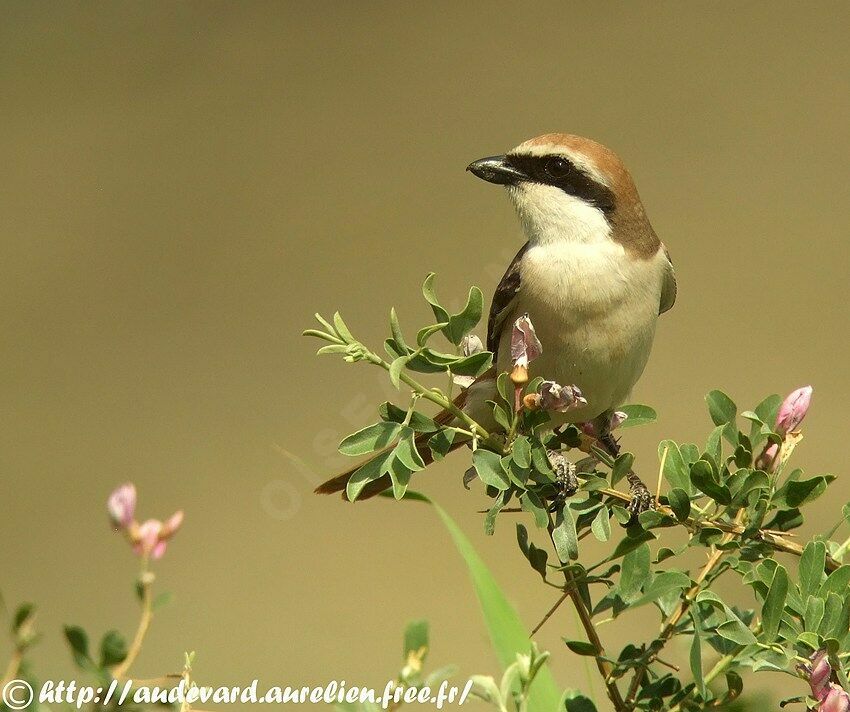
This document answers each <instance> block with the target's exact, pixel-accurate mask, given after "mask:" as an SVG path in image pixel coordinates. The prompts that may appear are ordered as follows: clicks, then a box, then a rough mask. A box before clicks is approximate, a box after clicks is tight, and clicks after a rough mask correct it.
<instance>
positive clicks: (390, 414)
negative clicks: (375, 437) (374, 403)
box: [378, 401, 440, 433]
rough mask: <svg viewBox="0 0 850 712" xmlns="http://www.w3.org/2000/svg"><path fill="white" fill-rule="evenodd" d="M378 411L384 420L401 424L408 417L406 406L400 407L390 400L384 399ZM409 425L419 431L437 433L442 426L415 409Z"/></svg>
mask: <svg viewBox="0 0 850 712" xmlns="http://www.w3.org/2000/svg"><path fill="white" fill-rule="evenodd" d="M378 413H379V414H380V416H381V419H382V420H388V421H391V422H393V423H398V424H399V425H401V424H403V423H404V420H405V418H406V417H407V411H406V410H405V409H404V408H399V407H398V406H397V405H394V404H393V403H390V402H389V401H384V402H383V403H381V405H380V406H378ZM408 425H409V426H410V427H411V428H413V429H414V430H415V431H416V432H417V433H435V432H437V431H438V430H439V429H440V426H439V425H437V424H436V423H435V422H434V421H433V420H431V418H429V417H428V416H427V415H425V414H424V413H420V412H419V411H417V410H414V411H413V412H412V413H411V414H410V422H409V423H408Z"/></svg>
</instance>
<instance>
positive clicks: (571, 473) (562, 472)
mask: <svg viewBox="0 0 850 712" xmlns="http://www.w3.org/2000/svg"><path fill="white" fill-rule="evenodd" d="M546 454H547V456H548V457H549V464H550V465H552V469H553V470H554V471H555V488H556V495H555V502H554V503H553V509H557V508H558V506H559V505H561V504H563V503H564V501H566V500H567V499H568V498H569V497H572V496H573V495H574V494H575V493H576V492H578V478H577V477H576V466H575V465H574V464H573V463H571V462H570V461H569V460H567V458H566V457H564V455H563V454H561V453H560V452H558V451H557V450H549V451H548V452H547V453H546Z"/></svg>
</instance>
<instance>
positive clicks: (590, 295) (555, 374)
mask: <svg viewBox="0 0 850 712" xmlns="http://www.w3.org/2000/svg"><path fill="white" fill-rule="evenodd" d="M530 252H531V251H530ZM561 254H563V253H561ZM591 254H592V255H594V256H593V257H591V258H585V257H584V254H583V253H579V254H572V255H570V256H569V257H568V258H567V259H568V260H569V266H568V268H567V269H565V268H564V267H566V265H565V266H561V265H558V264H557V262H558V261H559V259H558V258H560V257H561V255H559V256H558V258H553V256H552V255H551V254H546V253H545V252H544V251H542V250H541V251H540V254H533V253H532V254H530V255H529V256H530V259H529V260H527V262H526V264H527V267H526V269H527V270H529V271H530V272H532V274H524V275H523V292H522V294H521V299H519V300H518V301H517V310H516V312H515V316H519V315H521V314H522V313H523V312H527V313H528V315H529V317H530V318H531V321H532V323H533V324H534V327H535V330H536V332H537V336H538V338H539V339H540V343H541V344H542V346H543V352H542V354H541V355H540V356H539V357H538V358H537V359H536V360H534V361H533V362H532V363H531V364H530V367H529V373H530V375H531V377H536V376H541V377H543V378H545V379H547V380H552V381H556V382H558V383H560V384H561V385H577V386H578V387H579V388H580V389H581V391H582V394H583V395H584V397H585V399H586V400H587V405H586V406H584V407H582V408H578V409H575V410H571V411H569V412H568V413H565V414H554V417H553V419H554V420H556V421H558V422H583V421H587V420H590V419H592V418H594V417H596V416H597V415H599V414H601V413H603V412H604V411H606V410H608V409H612V408H615V407H616V406H618V405H621V404H622V403H623V402H624V401H625V400H626V399H627V398H628V397H629V394H630V393H631V390H632V387H633V386H634V385H635V383H636V382H637V380H638V379H639V378H640V376H641V374H642V373H643V369H644V367H645V366H646V362H647V360H648V358H649V353H650V350H651V348H652V341H653V338H654V336H655V324H656V321H657V318H658V304H659V299H660V289H661V286H660V285H661V280H660V273H658V272H657V271H656V270H655V269H648V268H647V267H648V266H647V265H640V267H642V268H643V269H636V268H635V267H633V266H632V263H629V262H623V261H621V257H620V253H619V252H616V251H614V250H612V251H611V252H609V253H608V254H607V255H605V254H603V255H602V257H601V258H600V257H598V255H599V251H597V252H595V253H591ZM553 262H554V263H555V264H554V265H553ZM553 267H554V268H555V269H556V273H559V274H562V275H564V277H563V278H560V279H551V278H549V279H540V278H535V275H534V274H533V271H534V270H535V269H541V270H542V269H547V270H550V274H551V270H552V269H553ZM558 268H560V269H558ZM510 332H511V329H510V328H505V329H504V332H503V335H502V341H501V343H500V346H499V364H498V365H499V368H500V370H507V371H510V369H511V363H510Z"/></svg>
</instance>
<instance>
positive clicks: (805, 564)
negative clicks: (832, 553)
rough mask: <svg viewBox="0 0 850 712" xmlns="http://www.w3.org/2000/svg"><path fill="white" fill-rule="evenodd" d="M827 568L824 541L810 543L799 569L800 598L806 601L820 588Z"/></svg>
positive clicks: (804, 550)
mask: <svg viewBox="0 0 850 712" xmlns="http://www.w3.org/2000/svg"><path fill="white" fill-rule="evenodd" d="M825 566H826V545H825V544H824V543H823V542H822V541H810V542H809V543H808V544H806V548H805V549H803V554H802V556H801V557H800V563H799V568H798V572H799V576H800V596H801V597H802V599H803V600H804V601H805V600H806V599H807V598H808V597H809V595H810V594H813V593H814V592H815V591H817V590H818V589H819V588H820V586H821V583H822V582H823V572H824V567H825Z"/></svg>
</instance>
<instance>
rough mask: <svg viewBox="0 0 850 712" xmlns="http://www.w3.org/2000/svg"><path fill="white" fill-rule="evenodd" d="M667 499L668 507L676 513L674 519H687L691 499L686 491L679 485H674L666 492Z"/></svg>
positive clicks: (681, 520) (689, 512)
mask: <svg viewBox="0 0 850 712" xmlns="http://www.w3.org/2000/svg"><path fill="white" fill-rule="evenodd" d="M667 501H668V502H669V503H670V509H672V510H673V514H675V515H676V519H678V520H679V521H680V522H684V521H687V519H688V517H689V516H690V515H691V499H690V497H688V493H687V492H685V490H683V489H680V488H679V487H674V488H673V489H671V490H670V492H668V493H667Z"/></svg>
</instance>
